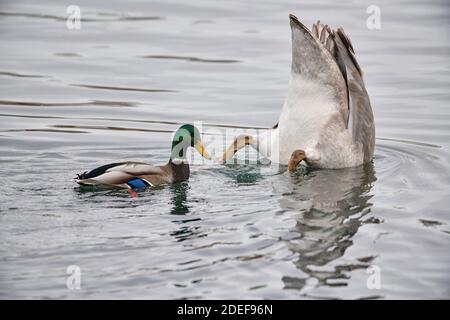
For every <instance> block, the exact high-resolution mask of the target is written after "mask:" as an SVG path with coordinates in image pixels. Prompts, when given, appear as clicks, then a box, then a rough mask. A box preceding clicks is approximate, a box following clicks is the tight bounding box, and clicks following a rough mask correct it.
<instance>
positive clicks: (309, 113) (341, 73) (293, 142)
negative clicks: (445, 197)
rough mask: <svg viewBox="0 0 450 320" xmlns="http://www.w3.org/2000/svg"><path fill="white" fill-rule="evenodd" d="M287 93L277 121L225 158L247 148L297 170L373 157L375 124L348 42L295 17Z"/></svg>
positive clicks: (240, 141)
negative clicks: (309, 25)
mask: <svg viewBox="0 0 450 320" xmlns="http://www.w3.org/2000/svg"><path fill="white" fill-rule="evenodd" d="M289 17H290V22H291V30H292V67H291V79H290V82H289V90H288V95H287V98H286V100H285V103H284V106H283V109H282V111H281V115H280V118H279V121H278V123H277V124H276V125H275V126H274V127H273V128H272V129H270V130H268V131H267V132H266V133H265V134H263V135H262V136H260V137H256V138H255V137H252V136H249V135H241V136H239V137H237V138H236V139H235V141H234V142H233V144H232V145H231V146H230V147H229V148H228V149H227V150H226V152H225V153H224V154H223V157H222V159H221V160H222V161H226V160H228V159H231V158H232V157H233V155H234V154H235V153H236V152H237V151H238V150H239V149H241V148H243V147H244V146H245V145H251V146H253V147H254V148H255V149H257V150H258V151H259V152H260V153H262V154H263V155H264V156H265V157H267V158H268V159H270V160H271V161H272V162H275V163H280V164H284V165H286V164H287V165H288V168H289V170H290V171H294V170H296V168H297V166H298V164H299V163H300V162H301V161H302V160H303V161H305V162H306V163H307V164H308V165H311V166H315V167H319V168H343V167H352V166H357V165H360V164H362V163H365V162H368V161H370V160H371V159H372V156H373V150H374V146H375V125H374V120H373V113H372V108H371V106H370V101H369V96H368V94H367V91H366V89H365V85H364V81H363V78H362V70H361V68H360V66H359V64H358V62H357V61H356V57H355V52H354V49H353V46H352V44H351V42H350V38H349V37H348V36H347V35H346V34H345V33H344V30H343V29H342V28H339V29H337V30H333V31H332V30H331V29H330V28H329V27H328V26H327V25H325V26H324V25H322V24H321V23H320V22H319V21H318V22H317V23H315V24H314V25H313V27H312V31H309V30H308V29H307V28H306V27H305V26H304V25H303V24H302V23H301V22H300V21H298V19H297V18H296V17H295V16H294V15H290V16H289Z"/></svg>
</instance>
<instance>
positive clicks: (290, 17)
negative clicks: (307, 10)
mask: <svg viewBox="0 0 450 320" xmlns="http://www.w3.org/2000/svg"><path fill="white" fill-rule="evenodd" d="M289 19H290V20H291V21H292V20H293V21H297V22H299V21H298V18H297V17H296V16H295V15H293V14H292V13H290V14H289Z"/></svg>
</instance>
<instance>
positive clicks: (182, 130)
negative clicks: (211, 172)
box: [171, 124, 211, 159]
mask: <svg viewBox="0 0 450 320" xmlns="http://www.w3.org/2000/svg"><path fill="white" fill-rule="evenodd" d="M189 147H194V148H195V149H196V150H197V151H198V152H199V153H200V154H201V155H202V156H203V157H204V158H206V159H211V157H210V155H209V154H208V152H207V151H206V149H205V147H204V146H203V143H202V139H201V136H200V131H199V130H198V129H197V128H196V127H195V126H193V125H192V124H184V125H182V126H181V127H179V128H178V130H177V131H176V132H175V134H174V136H173V139H172V151H171V159H186V154H187V152H186V151H187V149H188V148H189Z"/></svg>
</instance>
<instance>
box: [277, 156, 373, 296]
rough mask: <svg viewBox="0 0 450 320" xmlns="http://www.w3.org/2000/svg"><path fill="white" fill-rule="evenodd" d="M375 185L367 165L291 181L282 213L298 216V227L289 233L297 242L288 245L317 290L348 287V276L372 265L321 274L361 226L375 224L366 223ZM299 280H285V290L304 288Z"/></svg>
mask: <svg viewBox="0 0 450 320" xmlns="http://www.w3.org/2000/svg"><path fill="white" fill-rule="evenodd" d="M375 181H376V177H375V172H374V168H373V165H372V164H371V163H370V164H367V165H364V166H360V167H357V168H349V169H342V170H321V171H313V172H311V173H310V174H308V175H306V176H297V177H295V178H294V179H293V181H292V184H291V185H290V186H289V189H290V190H291V191H290V192H288V193H284V194H283V196H282V198H281V199H280V205H281V207H282V208H283V209H285V210H289V211H294V212H297V214H296V215H295V220H296V225H295V227H294V228H292V229H291V230H290V231H291V232H295V233H297V234H298V235H299V237H298V238H296V239H295V240H290V241H289V242H288V246H289V249H290V250H292V251H293V252H294V253H296V254H298V260H296V261H295V265H296V267H297V268H299V269H300V270H301V271H303V272H304V273H305V274H307V275H308V276H310V277H313V278H315V279H317V280H318V285H320V286H321V285H334V286H336V285H346V282H345V279H348V276H347V275H346V272H348V271H351V270H354V269H356V268H364V269H365V268H367V266H368V264H367V263H368V262H371V260H372V259H368V260H367V261H365V262H366V263H360V264H352V265H340V266H337V267H335V268H334V270H332V271H322V270H321V269H320V267H321V266H325V265H327V264H329V263H330V262H331V261H333V260H336V259H338V258H340V257H342V256H343V255H344V254H345V251H346V250H347V248H348V247H350V246H351V245H352V244H353V241H352V238H353V236H354V235H355V234H356V233H357V232H358V229H359V228H360V227H361V226H362V225H363V224H366V223H378V222H379V221H378V220H377V219H374V218H370V219H366V218H365V216H366V215H367V214H368V213H369V212H370V208H371V206H372V204H371V203H370V199H371V198H372V197H373V195H372V194H371V193H370V191H371V188H372V185H373V183H374V182H375ZM317 267H319V268H317ZM302 280H303V279H293V278H291V277H289V278H283V281H284V283H285V286H286V287H287V288H295V289H301V288H302V287H303V285H304V281H302ZM333 280H341V281H340V282H338V283H336V282H333Z"/></svg>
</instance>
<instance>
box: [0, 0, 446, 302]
mask: <svg viewBox="0 0 450 320" xmlns="http://www.w3.org/2000/svg"><path fill="white" fill-rule="evenodd" d="M71 4H76V5H78V6H79V7H80V8H81V13H82V22H81V29H80V30H68V29H67V28H66V18H67V16H68V15H67V14H66V8H67V6H68V5H71ZM371 4H375V5H378V6H379V7H380V9H381V29H380V30H369V29H368V28H367V27H366V19H367V17H368V14H367V13H366V8H367V7H368V6H369V5H371ZM449 8H450V6H449V3H448V1H446V0H443V1H437V0H434V1H425V2H424V1H412V0H408V1H395V2H392V1H385V0H382V1H377V3H373V1H361V2H354V1H341V2H339V3H338V2H335V1H314V2H306V1H246V2H241V1H198V0H196V1H182V2H181V1H180V2H176V1H137V0H132V1H107V2H104V3H103V2H97V3H94V2H93V1H84V0H83V1H82V0H77V1H76V3H73V1H58V2H51V1H39V2H36V1H31V0H29V1H26V0H20V1H2V2H1V4H0V94H1V95H0V161H1V166H0V176H1V179H2V183H1V184H0V242H1V246H0V298H4V299H10V298H39V299H40V298H62V299H65V298H69V299H74V298H81V299H90V298H109V299H110V298H149V299H155V298H177V299H178V298H202V299H206V298H210V299H219V298H232V299H235V298H255V299H262V298H274V299H305V298H306V299H309V298H350V299H358V298H388V299H392V298H401V299H417V298H447V299H448V298H450V251H449V245H450V241H449V240H450V213H449V204H450V201H449V196H450V192H449V183H450V171H449V160H450V156H449V147H450V130H449V129H450V109H449V105H448V101H449V99H450V94H449V91H448V89H449V85H450V59H449V54H450V42H449V33H448V30H450V29H449V26H450V9H449ZM289 13H295V14H296V15H297V16H298V17H299V18H300V19H301V20H302V21H303V22H305V24H306V25H311V24H312V23H313V22H314V21H315V20H316V19H320V20H321V21H323V22H325V23H327V24H330V25H331V26H333V27H338V26H343V27H344V29H345V30H346V31H347V32H348V33H349V34H350V36H351V38H352V41H353V45H354V47H355V50H356V53H357V56H358V59H359V62H360V64H361V66H362V68H363V70H364V72H365V81H366V84H367V88H368V91H369V94H370V97H371V101H372V106H373V109H374V114H375V119H376V129H377V141H376V150H375V157H374V161H373V163H371V164H368V165H366V166H361V167H357V168H350V169H343V170H311V169H307V170H299V171H298V172H297V173H295V174H290V173H288V172H286V168H283V167H281V168H273V167H272V166H271V165H267V164H266V165H264V164H256V163H255V162H250V163H247V164H245V163H240V164H234V165H233V164H229V165H218V164H214V163H213V162H208V161H206V162H204V163H200V164H194V165H193V166H192V168H191V170H192V175H191V178H190V180H189V181H187V182H183V183H179V184H176V185H173V186H166V187H160V188H157V189H153V190H146V191H144V192H139V193H138V194H137V196H133V195H130V193H128V192H127V191H126V190H96V191H95V190H84V189H80V188H78V187H77V186H76V185H75V184H74V183H73V182H72V181H71V178H73V176H74V174H75V173H77V172H80V171H84V170H88V169H92V168H94V167H96V166H98V165H101V164H105V163H109V162H116V161H122V160H140V161H146V162H150V163H155V164H160V163H161V164H162V163H165V161H167V159H168V156H169V153H170V150H169V147H170V139H171V133H172V132H173V130H174V129H176V128H177V126H178V124H180V123H187V122H194V121H202V122H203V130H204V131H207V130H215V129H219V128H224V127H223V126H225V127H226V126H231V127H257V128H268V127H270V126H272V125H273V124H274V123H275V122H276V121H277V119H278V116H279V112H280V110H281V106H282V103H283V100H284V97H285V95H286V91H287V84H288V79H289V72H290V59H291V53H290V46H291V44H290V28H289V20H288V14H289ZM208 139H212V136H208V135H205V140H206V141H208ZM248 152H249V154H252V152H253V151H251V150H250V151H248ZM243 154H244V152H241V153H240V156H242V155H243ZM70 265H76V266H78V267H79V268H80V270H81V289H80V290H70V289H68V288H67V286H66V281H67V277H68V276H69V274H67V273H66V271H67V267H68V266H70ZM373 266H375V268H377V269H378V270H379V271H380V273H379V274H380V279H381V283H380V284H381V287H380V289H370V288H369V287H368V286H367V280H368V277H369V276H370V275H371V274H370V273H368V268H370V267H372V268H373ZM370 270H373V269H369V271H370Z"/></svg>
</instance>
